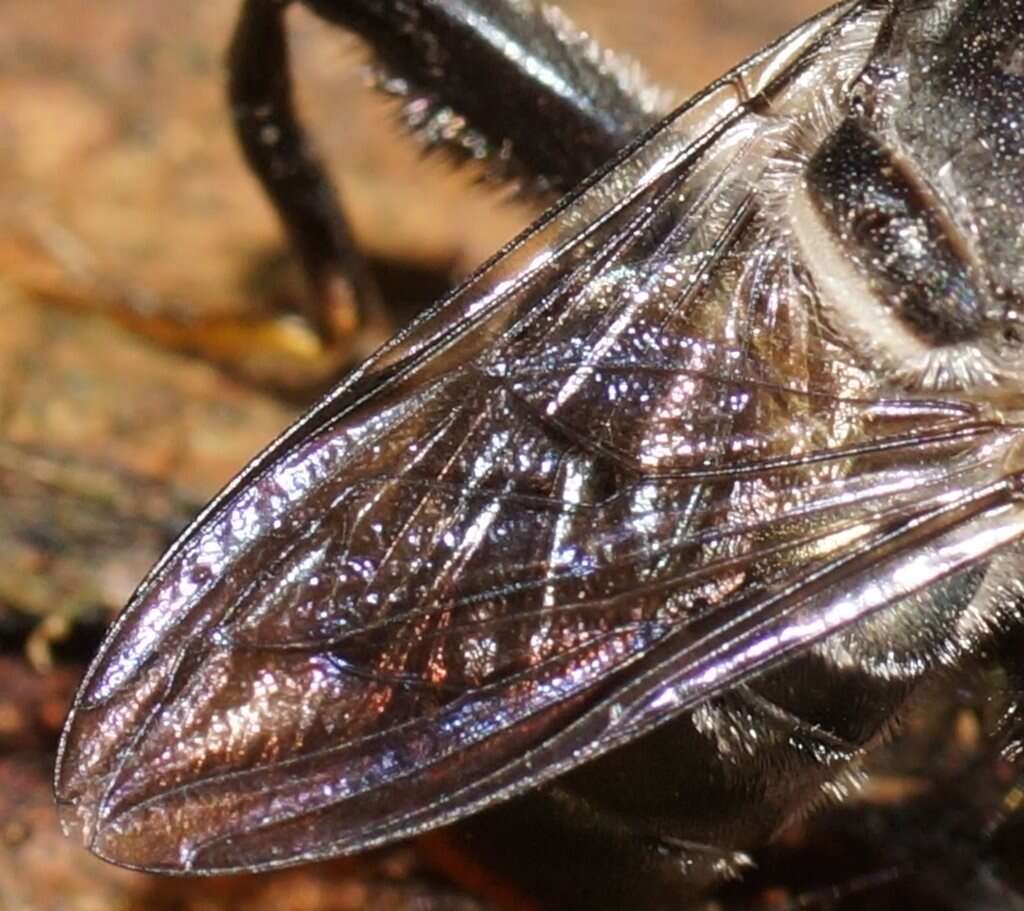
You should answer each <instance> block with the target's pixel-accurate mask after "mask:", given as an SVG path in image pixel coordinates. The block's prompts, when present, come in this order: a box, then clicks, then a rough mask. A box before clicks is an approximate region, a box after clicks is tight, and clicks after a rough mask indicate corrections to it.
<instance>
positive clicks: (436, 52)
mask: <svg viewBox="0 0 1024 911" xmlns="http://www.w3.org/2000/svg"><path fill="white" fill-rule="evenodd" d="M304 2H306V4H307V5H308V6H309V7H310V8H311V9H313V10H314V11H315V12H316V13H318V14H319V15H320V16H322V17H323V18H324V19H326V20H328V21H330V22H332V23H334V24H336V25H340V26H343V27H345V28H348V29H351V30H353V31H355V32H357V33H358V34H360V35H361V36H362V37H363V38H364V39H365V40H366V41H367V42H368V43H369V44H370V46H371V47H372V49H373V51H374V53H375V55H376V57H377V61H378V64H379V67H380V69H381V76H380V78H379V82H380V85H381V87H382V88H384V89H385V90H387V91H390V92H391V93H393V94H398V95H401V96H404V97H405V99H406V102H407V103H406V105H405V110H404V116H405V119H406V121H407V123H408V125H409V126H410V127H411V128H412V129H413V130H414V131H415V132H417V133H418V134H419V135H420V136H421V137H423V138H425V139H426V140H427V141H428V142H430V143H434V144H437V145H444V146H447V147H448V148H452V149H454V150H455V151H458V152H461V153H462V154H463V155H464V156H465V157H470V158H477V159H490V160H491V161H492V162H495V160H496V159H498V161H497V162H496V164H497V165H498V167H499V171H500V170H501V169H502V166H503V165H506V164H511V165H512V167H511V168H509V169H508V170H510V171H511V173H512V176H516V177H521V176H524V175H527V176H530V177H534V178H540V179H542V180H543V182H544V184H545V185H547V186H549V187H551V188H553V189H555V190H557V191H559V192H561V191H565V190H568V189H571V188H572V187H573V186H575V185H576V184H577V183H579V182H580V181H581V180H582V179H583V178H584V177H586V176H587V175H589V174H590V173H591V172H592V171H594V170H595V169H596V168H598V167H600V166H601V165H602V164H604V163H605V162H606V161H608V160H609V158H611V157H612V156H613V155H614V154H615V153H616V152H618V151H619V150H620V149H622V148H623V146H625V145H626V144H627V143H628V142H629V141H630V140H631V139H633V138H634V137H636V136H637V135H639V134H640V133H642V132H643V131H644V130H645V129H647V128H648V127H650V126H652V125H653V124H654V123H656V122H657V121H658V120H659V119H660V117H661V116H663V115H664V114H666V113H667V112H668V109H669V108H670V107H671V104H672V101H671V98H670V96H669V94H668V93H667V92H664V91H663V90H660V89H658V88H657V87H655V86H653V85H652V84H651V83H650V82H649V81H647V80H646V79H645V78H644V77H643V76H642V75H641V74H640V72H639V70H638V68H637V67H636V66H635V64H632V63H631V62H630V61H626V60H623V59H621V58H617V57H614V56H612V55H610V54H608V53H606V52H605V51H603V50H602V49H600V48H598V47H597V46H596V45H595V43H594V42H593V41H592V40H591V39H590V38H588V37H587V36H586V35H585V34H583V33H581V32H579V31H577V30H576V29H575V27H574V26H573V25H572V24H571V23H570V22H569V21H568V19H566V18H565V17H564V16H563V15H561V13H559V12H558V11H557V10H554V9H553V8H552V7H551V6H550V5H543V4H541V3H539V2H538V3H533V2H525V3H524V2H516V3H511V2H509V0H304Z"/></svg>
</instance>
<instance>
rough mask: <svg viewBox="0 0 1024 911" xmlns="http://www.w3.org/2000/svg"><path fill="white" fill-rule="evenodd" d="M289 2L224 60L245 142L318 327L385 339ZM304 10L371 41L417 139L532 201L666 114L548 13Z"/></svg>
mask: <svg viewBox="0 0 1024 911" xmlns="http://www.w3.org/2000/svg"><path fill="white" fill-rule="evenodd" d="M290 2H291V0H244V2H243V5H242V10H241V13H240V15H239V19H238V24H237V26H236V29H235V34H234V38H233V40H232V42H231V47H230V52H229V55H228V62H229V70H230V77H229V96H230V101H231V108H232V112H233V115H234V123H235V131H236V134H237V136H238V139H239V142H240V143H241V146H242V149H243V151H244V153H245V156H246V158H247V160H248V162H249V164H250V166H251V167H252V169H253V171H254V172H255V174H256V176H257V177H258V178H259V180H260V182H261V183H262V185H263V187H264V189H265V191H266V193H267V195H268V196H269V197H270V200H271V202H272V203H273V205H274V208H275V209H276V210H277V213H278V215H279V217H280V219H281V221H282V222H283V224H284V226H285V229H286V231H287V234H288V237H289V240H290V242H291V244H292V246H293V247H294V249H295V250H296V252H297V254H298V255H299V257H300V259H301V260H302V263H303V266H304V268H305V271H306V274H307V276H308V279H309V282H310V285H311V287H312V292H313V295H312V307H311V312H310V318H311V321H312V322H313V324H314V325H315V326H316V327H317V328H318V329H319V331H320V332H321V333H322V335H323V337H324V338H325V339H326V340H327V341H328V342H331V341H340V340H342V339H344V338H345V337H346V336H348V335H349V334H350V333H351V332H352V330H353V329H354V328H355V327H356V325H360V326H361V327H362V328H363V329H364V332H363V333H362V336H363V337H364V338H365V337H369V338H370V339H376V340H380V339H381V336H382V335H384V334H386V332H387V328H388V327H387V322H388V321H387V319H386V317H385V316H384V310H383V308H382V306H381V301H380V295H379V293H378V291H377V287H376V285H375V283H374V281H373V279H372V276H371V275H370V273H369V270H368V269H367V267H366V264H365V263H364V262H363V260H362V259H361V258H360V257H359V255H358V253H357V251H356V250H355V248H354V245H353V243H352V237H351V233H350V231H349V229H348V225H347V223H346V221H345V217H344V215H343V214H342V210H341V206H340V204H339V201H338V197H337V194H336V193H335V190H334V188H333V186H332V184H331V182H330V179H329V178H328V176H327V174H326V172H325V171H324V168H323V166H322V165H321V163H320V162H319V160H318V159H317V157H316V155H315V154H314V152H313V150H312V147H311V145H310V142H309V140H308V138H307V136H306V134H305V132H304V131H303V129H302V127H301V126H300V124H299V121H298V118H297V116H296V112H295V109H294V106H293V102H292V84H291V77H290V71H289V61H288V48H287V39H286V35H285V27H284V14H285V11H286V9H287V7H288V6H289V5H290ZM301 2H304V3H305V4H306V5H307V6H308V7H309V8H310V9H312V10H314V11H315V12H316V13H318V14H319V15H320V16H321V17H322V18H324V19H325V20H327V21H329V22H331V23H333V24H336V25H339V26H342V27H344V28H347V29H350V30H352V31H355V32H357V33H358V34H360V35H361V36H362V37H363V38H365V39H366V40H367V42H368V43H369V44H370V46H371V47H372V49H373V50H374V52H375V54H376V56H377V61H378V65H379V74H380V75H379V80H378V81H379V84H380V87H381V88H383V89H384V90H386V91H388V92H390V93H392V94H398V95H400V96H402V97H403V99H404V101H405V104H404V106H403V116H404V119H405V121H406V123H407V125H408V126H409V127H410V128H411V129H412V130H413V131H414V132H415V133H417V134H418V135H419V136H420V138H422V139H425V140H426V142H427V143H428V144H432V145H438V146H443V147H445V148H448V149H450V150H453V151H455V152H456V153H458V154H459V155H460V156H461V157H463V158H474V159H480V160H484V161H485V162H490V164H491V168H492V170H493V171H494V172H496V173H498V174H499V175H501V176H507V177H514V178H516V179H518V180H520V182H521V183H523V184H524V186H527V187H529V188H532V189H537V190H541V191H552V190H553V191H555V192H562V191H565V190H568V189H571V188H572V187H573V186H574V185H576V184H577V183H578V182H579V181H581V180H582V179H583V178H584V177H586V176H587V175H588V174H590V173H591V172H592V171H593V170H595V169H596V168H598V167H599V166H601V165H602V164H604V163H605V162H606V161H608V160H609V159H610V158H611V157H612V156H614V155H615V153H616V152H618V151H619V150H620V149H622V148H623V147H624V146H625V145H626V144H627V143H628V142H629V141H630V140H631V139H633V138H634V137H635V136H637V135H639V134H640V133H641V132H643V131H644V130H645V129H647V128H648V127H650V126H651V125H653V124H654V123H656V122H657V120H658V119H659V118H660V117H661V116H662V115H663V114H664V113H665V112H666V110H667V108H668V107H669V96H668V94H667V93H665V92H663V91H661V90H659V89H656V88H655V87H653V86H652V85H650V84H649V83H647V82H646V81H644V79H643V78H642V77H641V76H639V75H638V71H637V70H636V69H635V67H631V66H630V65H629V64H627V63H626V62H624V61H621V60H617V59H616V58H614V57H611V56H609V55H607V54H605V53H604V52H603V51H601V50H600V49H598V48H597V47H596V46H595V45H594V44H593V42H592V41H591V40H590V39H589V38H587V37H586V36H585V35H582V34H581V33H579V32H577V31H575V30H574V28H573V27H572V26H571V24H570V23H569V22H568V20H566V19H564V17H562V16H561V15H560V14H559V13H557V12H553V11H552V10H551V8H550V7H542V6H541V5H540V4H531V3H521V2H516V3H512V2H509V0H443V2H441V0H301ZM523 178H527V179H528V180H527V181H526V182H523V180H522V179H523ZM368 322H369V323H370V332H369V333H367V332H366V331H365V329H366V327H367V323H368ZM374 324H376V325H374ZM375 329H376V331H374V330H375Z"/></svg>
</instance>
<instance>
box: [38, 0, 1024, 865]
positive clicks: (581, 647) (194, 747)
mask: <svg viewBox="0 0 1024 911" xmlns="http://www.w3.org/2000/svg"><path fill="white" fill-rule="evenodd" d="M884 16H885V12H884V8H882V7H881V6H880V5H876V4H853V3H847V4H842V5H840V6H838V7H835V8H833V9H831V10H829V11H827V12H826V13H824V14H822V15H821V16H820V17H818V18H817V19H815V20H812V21H811V22H810V23H808V24H807V25H805V26H803V27H802V28H800V29H798V30H797V31H796V32H794V33H793V34H792V35H790V36H788V37H787V38H785V39H783V40H782V41H781V42H779V43H778V44H776V45H775V46H773V47H772V48H770V49H768V50H767V51H765V52H763V53H762V54H760V55H758V56H757V57H755V58H753V59H752V60H751V61H748V62H747V63H746V64H744V65H743V66H742V67H740V68H739V69H737V70H736V71H734V72H733V73H731V74H730V75H729V76H727V77H726V78H725V79H724V80H722V81H721V82H719V83H717V84H716V85H714V86H712V87H711V89H709V90H708V91H707V92H706V93H705V94H703V95H702V96H700V97H699V98H698V99H696V100H695V101H694V102H692V103H691V104H690V105H689V106H688V107H687V108H685V109H684V110H683V111H681V112H680V113H678V114H676V115H675V116H674V117H673V118H671V119H670V120H669V121H667V122H666V123H665V124H664V125H663V126H662V127H661V128H660V129H659V130H658V131H657V132H656V133H654V134H652V135H651V136H649V137H648V138H647V139H646V140H645V141H643V142H642V143H641V144H639V145H638V146H637V147H635V148H634V149H633V150H632V151H631V152H630V153H629V154H627V155H626V156H625V157H623V158H622V159H621V160H620V161H619V162H618V163H617V164H616V165H614V166H613V167H612V168H611V169H610V170H608V171H607V172H606V173H605V174H604V175H603V176H601V177H599V178H598V179H597V180H596V181H594V182H592V183H591V184H590V185H589V186H588V187H587V188H585V189H584V190H583V191H582V192H581V193H580V194H578V195H577V196H575V197H574V198H573V199H571V200H570V201H568V202H567V203H566V204H565V205H563V206H562V207H561V208H559V209H558V210H556V211H555V212H554V213H553V214H552V215H550V216H549V217H548V218H547V219H546V220H545V221H544V222H543V223H542V224H541V225H540V226H538V227H537V228H535V229H534V230H533V231H532V232H531V233H528V234H527V235H525V236H524V237H523V238H522V239H520V240H519V241H518V242H516V243H515V244H513V245H512V246H511V247H510V248H509V249H508V250H506V251H505V252H504V254H503V255H502V256H501V257H499V258H498V259H496V260H495V261H494V262H492V263H491V264H490V265H489V266H487V267H485V268H484V269H483V270H482V271H481V272H480V273H479V274H478V275H477V276H476V277H475V278H474V279H473V280H471V281H470V282H469V283H468V284H467V285H466V286H464V287H463V288H462V289H461V290H460V291H458V292H457V293H456V294H455V295H454V296H453V297H452V298H451V299H449V300H448V301H447V302H445V303H444V304H442V305H441V306H440V307H438V308H437V309H435V310H434V311H432V312H431V313H429V314H427V315H426V316H425V317H424V318H422V319H421V320H419V321H418V322H417V323H416V324H415V325H414V326H413V327H412V328H411V329H410V330H409V331H407V332H406V333H405V334H404V335H403V336H401V337H400V338H398V339H397V340H396V341H395V342H393V343H392V344H390V345H389V346H388V347H386V348H385V349H384V350H383V351H382V352H381V353H380V354H379V355H378V356H376V358H375V359H374V360H373V361H372V362H371V363H370V364H369V365H368V366H367V367H366V368H364V369H363V370H362V371H361V372H360V373H359V374H358V375H357V376H355V377H354V378H353V379H352V380H351V381H349V382H348V383H346V384H344V385H343V386H342V387H341V388H340V389H338V390H337V391H336V392H335V393H333V394H332V395H331V396H330V397H329V398H328V399H326V400H325V401H324V402H322V403H321V404H320V405H318V406H317V407H316V408H315V409H314V410H313V411H312V412H311V413H310V414H309V415H307V416H306V417H305V418H304V419H303V420H302V421H301V422H300V423H299V424H298V425H296V426H295V427H294V428H292V430H290V431H289V432H288V433H287V434H285V436H284V437H283V438H282V439H281V440H279V441H278V442H277V443H276V444H274V445H273V446H272V447H271V448H270V449H269V450H268V451H267V452H265V453H264V454H263V455H262V456H260V458H259V459H257V460H256V461H255V462H254V463H253V464H252V465H251V466H250V467H249V468H248V469H247V470H246V471H245V472H244V473H243V475H242V476H241V477H240V478H239V479H238V480H237V481H236V482H235V483H233V484H232V486H231V487H230V488H229V489H228V490H227V491H226V492H225V493H224V494H222V495H221V497H220V498H219V499H218V500H217V501H216V502H215V503H214V504H213V505H211V506H210V507H209V509H208V510H207V511H206V512H205V514H204V515H203V516H202V517H201V518H200V519H199V520H198V521H197V522H196V524H195V525H194V526H193V527H192V528H191V529H190V530H189V531H188V532H187V533H186V534H185V535H184V536H183V538H182V539H181V540H180V541H179V542H178V544H177V545H176V546H175V547H174V549H173V550H172V551H171V552H170V553H169V554H168V555H167V557H166V558H165V559H164V560H163V561H162V562H161V563H160V564H159V565H158V566H157V567H156V568H155V569H154V571H153V572H152V573H151V575H150V576H149V577H148V578H147V579H146V581H145V582H144V584H143V585H142V586H141V588H140V589H139V591H138V593H137V594H136V596H135V598H134V599H133V601H132V602H131V604H130V605H129V607H128V608H127V609H126V611H125V612H124V614H123V615H122V616H121V618H120V619H119V620H118V622H117V623H116V624H115V626H114V628H113V629H112V631H111V632H110V634H109V637H108V639H107V641H106V642H105V644H104V646H103V648H102V650H101V652H100V655H99V657H98V658H97V659H96V662H95V663H94V665H93V667H92V669H91V671H90V672H89V675H88V677H87V679H86V681H85V683H84V684H83V686H82V689H81V691H80V693H79V695H78V698H77V701H76V703H75V706H74V709H73V712H72V716H71V718H70V720H69V722H68V726H67V729H66V731H65V735H64V740H63V744H62V749H61V755H60V761H59V765H58V771H57V793H58V798H59V800H60V802H61V804H62V813H63V817H64V820H65V823H66V825H67V826H68V827H70V828H79V829H81V830H83V834H84V837H85V838H86V840H87V842H88V844H89V846H90V847H91V848H92V849H93V850H94V851H96V852H97V853H98V854H100V855H102V856H104V857H106V858H108V859H111V860H114V861H116V862H119V863H123V864H127V865H132V866H138V867H145V868H150V869H159V870H165V871H194V872H211V871H223V870H232V869H254V868H264V867H269V866H274V865H278V864H284V863H294V862H297V861H300V860H305V859H313V858H320V857H326V856H331V855H335V854H341V853H346V852H351V851H355V850H359V849H362V848H365V847H367V846H370V845H374V844H377V843H380V842H382V841H385V840H389V839H394V838H398V837H402V836H405V835H408V834H411V833H414V832H417V831H421V830H423V829H425V828H427V827H430V826H435V825H438V824H440V823H443V822H446V821H449V820H452V819H454V818H457V817H459V816H462V815H465V814H467V813H469V812H472V811H473V810H475V809H477V808H479V807H481V806H484V805H486V804H489V803H492V802H494V801H496V800H499V799H502V798H503V797H506V796H509V795H512V794H514V793H517V792H519V791H522V790H524V789H526V788H528V787H531V786H533V785H535V784H537V783H538V782H541V781H544V780H546V779H549V778H550V777H552V776H554V775H556V774H558V773H560V772H562V771H564V770H566V769H568V768H570V767H572V766H574V765H576V764H578V763H580V762H583V761H585V760H586V759H587V758H589V757H591V756H594V755H597V754H599V753H601V752H603V751H605V750H607V749H609V748H611V747H613V746H615V745H616V744H618V743H621V742H623V741H624V740H627V739H631V738H633V737H636V736H638V735H639V734H641V733H642V732H644V731H645V730H648V729H650V728H651V727H653V726H654V725H657V724H659V723H662V722H664V721H666V720H668V719H670V718H672V717H674V716H675V715H677V714H678V713H680V712H682V711H685V710H686V709H688V708H690V707H692V706H694V705H696V704H698V703H699V702H701V701H702V700H705V699H707V698H709V697H710V696H712V695H714V694H716V693H718V692H721V691H722V690H724V689H727V688H728V687H730V686H733V685H735V684H736V683H737V681H741V680H744V679H747V678H749V677H750V676H751V675H753V674H756V673H758V672H760V671H762V670H764V669H765V668H768V667H770V666H773V665H774V664H777V663H778V662H780V661H782V660H784V659H785V658H786V657H787V656H788V655H790V654H792V653H794V652H797V651H799V650H801V649H806V648H807V647H808V646H809V645H810V644H811V643H814V642H817V641H819V640H821V639H822V638H823V637H825V636H828V635H829V634H830V633H832V632H834V631H836V630H838V629H842V628H844V627H845V626H847V625H848V624H850V623H852V622H854V621H856V620H857V619H859V618H862V617H865V616H867V615H868V614H870V613H871V612H873V611H876V610H878V609H880V608H882V607H885V606H886V605H891V604H893V603H894V602H896V601H899V600H900V599H901V598H903V597H905V596H907V595H909V594H911V593H913V592H917V591H919V590H921V589H923V588H926V587H927V586H928V585H929V584H931V583H932V582H934V581H936V580H939V579H942V578H945V577H948V576H949V575H950V574H952V573H955V572H957V571H958V570H960V569H962V568H964V567H966V566H970V565H974V564H976V563H977V562H978V561H980V560H984V559H985V558H986V556H987V555H988V554H989V553H991V552H992V551H993V550H994V549H995V548H997V547H999V546H1000V545H1002V544H1004V543H1006V542H1008V541H1012V540H1014V539H1016V537H1018V536H1019V535H1020V533H1021V531H1022V530H1024V518H1022V516H1021V514H1020V510H1019V509H1018V508H1017V507H1016V506H1015V505H1014V483H1013V478H1012V477H1009V476H1007V475H1006V473H1005V470H1004V469H1003V468H1002V465H1003V462H1004V456H1006V454H1007V451H1008V450H1009V448H1010V446H1011V445H1012V436H1011V434H1010V433H1009V432H1008V431H1007V430H1005V429H1003V428H1001V426H1000V425H999V424H997V423H995V422H992V421H989V420H987V419H986V418H985V416H984V414H983V412H982V411H981V410H980V409H979V408H978V407H976V406H974V405H972V404H971V403H970V402H968V401H966V400H964V401H959V400H956V399H954V398H951V397H947V398H945V399H939V398H932V399H927V398H923V397H921V396H910V395H909V394H903V395H901V394H899V393H898V392H894V389H895V387H893V386H892V385H891V384H890V383H888V382H887V380H886V378H885V377H884V376H881V375H879V373H878V372H877V371H876V370H875V369H874V368H873V367H872V365H871V364H866V363H863V362H861V360H860V359H858V357H857V354H856V352H855V351H852V350H851V349H850V346H849V345H846V344H844V339H843V337H842V331H841V327H837V326H834V325H832V324H830V322H829V319H828V316H827V314H823V313H822V309H821V307H820V306H819V302H818V300H817V297H816V294H815V289H814V288H813V287H812V286H811V284H810V281H809V279H808V278H807V276H806V273H805V272H804V270H803V269H802V268H801V265H800V255H799V251H798V250H796V249H795V246H796V244H795V242H794V240H793V238H792V236H791V232H790V231H789V229H788V227H787V219H788V218H789V217H790V216H789V214H788V210H787V204H786V200H787V192H788V191H791V189H792V187H793V186H794V183H795V181H797V180H799V179H800V173H801V167H802V165H803V162H804V161H805V160H806V156H807V154H808V149H811V150H812V149H813V143H814V141H815V137H816V136H819V135H820V134H821V133H822V131H823V130H827V129H828V128H829V127H830V125H831V124H832V123H834V122H835V120H836V119H837V118H838V117H839V116H841V114H842V104H843V99H844V97H845V87H846V86H847V85H848V84H849V81H850V80H851V79H852V78H853V77H854V76H855V75H856V74H857V72H859V70H860V68H861V67H862V66H863V63H864V62H865V60H866V59H867V57H868V56H869V55H870V52H871V47H872V43H873V41H874V38H875V36H876V34H877V32H878V29H879V27H880V25H881V23H882V21H883V19H884Z"/></svg>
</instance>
